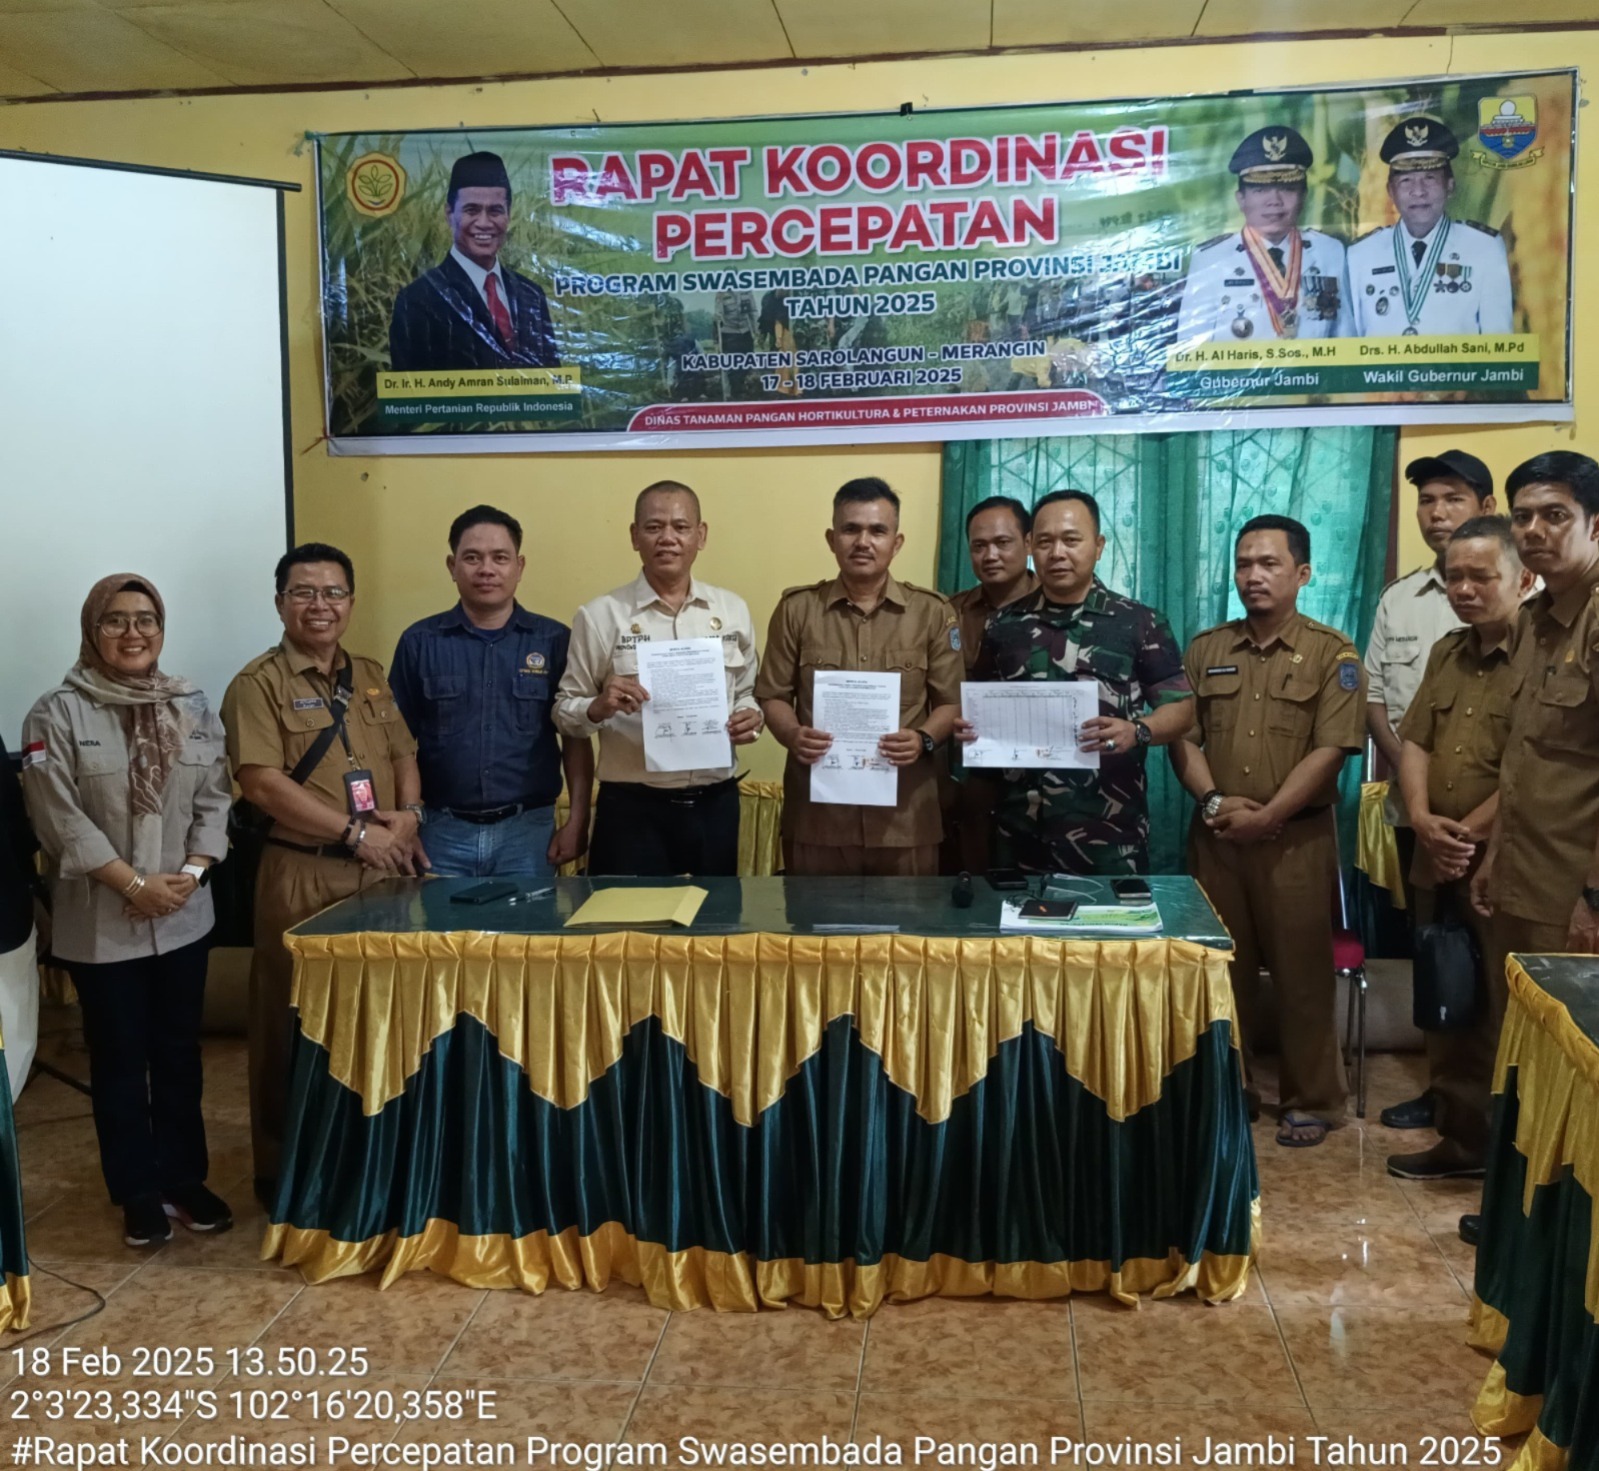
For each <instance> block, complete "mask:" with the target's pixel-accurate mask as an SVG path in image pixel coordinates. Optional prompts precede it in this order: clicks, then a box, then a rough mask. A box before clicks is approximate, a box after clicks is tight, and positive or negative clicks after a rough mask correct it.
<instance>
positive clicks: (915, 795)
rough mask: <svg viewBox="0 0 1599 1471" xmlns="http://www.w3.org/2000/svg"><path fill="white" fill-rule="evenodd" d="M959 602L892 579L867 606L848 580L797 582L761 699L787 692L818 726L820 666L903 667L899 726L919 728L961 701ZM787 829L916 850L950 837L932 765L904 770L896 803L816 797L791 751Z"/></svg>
mask: <svg viewBox="0 0 1599 1471" xmlns="http://www.w3.org/2000/svg"><path fill="white" fill-rule="evenodd" d="M960 642H961V638H960V630H959V629H958V627H957V626H956V620H955V610H954V609H953V608H951V607H950V605H949V604H948V603H947V602H946V601H945V600H944V599H943V598H942V597H941V596H939V594H938V593H936V592H928V591H926V590H925V589H923V588H919V587H912V586H911V585H910V584H909V583H904V582H898V581H896V580H895V579H894V578H892V577H890V578H889V579H888V586H887V587H886V588H885V589H884V591H883V601H882V602H880V603H879V604H878V605H877V607H875V608H874V609H873V610H872V611H871V612H870V613H862V612H861V610H860V609H859V608H857V607H856V606H855V605H854V604H853V603H851V602H850V600H849V597H848V595H847V594H846V593H845V591H844V583H843V579H842V578H837V577H835V578H834V579H833V580H832V581H831V582H818V583H816V584H814V585H813V586H810V587H791V588H789V590H788V591H787V592H785V593H784V594H783V596H782V598H781V599H779V601H778V604H777V608H776V611H774V612H773V614H772V624H771V630H770V632H769V633H768V634H767V637H766V658H765V660H764V661H763V662H762V664H761V675H760V678H759V679H758V680H756V682H755V697H756V698H757V699H759V700H787V701H788V702H789V704H791V705H792V706H793V707H794V711H795V713H796V714H797V715H798V716H799V720H800V724H801V725H809V724H811V698H812V697H811V691H812V686H813V684H814V680H815V675H816V671H817V670H818V669H850V670H861V669H869V670H875V671H880V672H890V671H897V672H898V674H899V724H900V729H901V730H917V729H920V727H921V726H922V725H923V724H924V723H925V722H926V720H927V717H928V716H929V715H930V714H931V713H932V711H933V709H934V708H935V707H936V706H939V705H958V704H959V703H960V697H961V679H962V677H963V676H964V675H965V672H966V668H965V664H964V662H963V660H962V659H961V650H960ZM783 833H784V836H785V837H787V838H789V839H790V840H791V841H793V842H796V843H815V844H818V845H822V846H826V847H835V848H852V847H866V848H919V847H922V846H924V845H927V844H930V843H937V842H938V841H939V840H940V838H941V837H942V836H943V825H942V823H941V821H940V819H939V811H938V789H937V778H936V772H935V768H934V765H933V763H932V762H931V761H926V760H922V761H918V762H916V763H915V764H914V765H912V766H901V767H900V768H899V804H898V805H897V806H895V807H857V806H846V805H843V804H835V803H812V801H811V768H810V767H809V766H807V765H805V764H804V762H802V761H799V760H797V759H796V758H795V757H794V755H793V753H792V752H791V753H790V754H789V758H788V764H787V766H786V767H785V768H784V772H783Z"/></svg>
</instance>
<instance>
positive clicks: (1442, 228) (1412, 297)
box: [1394, 215, 1449, 337]
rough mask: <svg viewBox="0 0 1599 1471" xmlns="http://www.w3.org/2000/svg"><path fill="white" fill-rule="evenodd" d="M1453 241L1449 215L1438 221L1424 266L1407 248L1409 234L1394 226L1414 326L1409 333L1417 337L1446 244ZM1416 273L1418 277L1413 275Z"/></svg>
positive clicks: (1403, 288)
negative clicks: (1417, 322) (1418, 321)
mask: <svg viewBox="0 0 1599 1471" xmlns="http://www.w3.org/2000/svg"><path fill="white" fill-rule="evenodd" d="M1448 238H1449V216H1448V215H1445V216H1444V217H1443V218H1442V219H1441V220H1439V221H1438V233H1437V234H1436V235H1434V236H1433V239H1432V248H1431V249H1430V250H1428V252H1427V254H1426V257H1425V258H1424V259H1423V260H1422V263H1421V265H1420V266H1417V265H1416V264H1415V262H1414V261H1413V260H1412V259H1411V257H1410V253H1409V252H1408V251H1407V250H1406V249H1405V231H1404V229H1403V227H1401V226H1399V225H1395V226H1394V264H1395V265H1396V266H1398V267H1399V287H1400V290H1401V291H1403V292H1404V294H1405V296H1404V301H1405V320H1406V321H1407V322H1408V323H1409V324H1410V326H1409V330H1408V334H1407V335H1409V336H1411V337H1414V336H1415V335H1416V319H1417V318H1418V317H1420V316H1421V309H1422V307H1424V306H1426V304H1427V293H1428V291H1430V290H1431V289H1432V278H1433V275H1434V274H1435V273H1436V271H1437V267H1438V257H1439V256H1441V255H1442V254H1443V253H1444V241H1446V240H1447V239H1448ZM1412 271H1414V273H1415V274H1414V276H1412V274H1411V273H1412Z"/></svg>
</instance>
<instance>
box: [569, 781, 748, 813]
mask: <svg viewBox="0 0 1599 1471" xmlns="http://www.w3.org/2000/svg"><path fill="white" fill-rule="evenodd" d="M737 786H738V778H737V777H736V776H730V777H728V778H727V780H726V781H713V782H712V783H711V784H710V785H709V786H703V787H652V786H650V785H649V784H648V783H646V782H641V781H602V782H601V783H600V795H601V796H602V797H603V796H604V795H605V794H606V793H607V792H615V793H617V795H618V796H628V797H642V798H644V799H645V800H646V801H650V802H665V803H670V804H672V805H674V806H678V807H693V806H694V805H696V804H697V803H699V802H703V801H705V800H706V799H708V798H710V797H716V796H720V795H721V794H722V793H723V792H725V791H726V790H727V789H728V788H729V787H734V788H736V787H737Z"/></svg>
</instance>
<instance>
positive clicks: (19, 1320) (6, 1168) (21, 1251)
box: [0, 1039, 29, 1332]
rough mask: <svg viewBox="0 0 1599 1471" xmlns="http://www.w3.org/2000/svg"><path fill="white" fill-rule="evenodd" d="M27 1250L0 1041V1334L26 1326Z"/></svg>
mask: <svg viewBox="0 0 1599 1471" xmlns="http://www.w3.org/2000/svg"><path fill="white" fill-rule="evenodd" d="M28 1306H29V1292H28V1246H27V1239H26V1237H25V1236H24V1234H23V1229H22V1163H21V1161H20V1160H19V1159H18V1158H17V1128H16V1120H15V1118H14V1117H13V1116H12V1112H11V1089H10V1087H9V1086H8V1085H7V1083H6V1069H5V1047H4V1044H3V1039H0V1332H4V1331H5V1330H6V1329H7V1328H10V1329H13V1330H16V1329H21V1328H26V1327H27V1326H28Z"/></svg>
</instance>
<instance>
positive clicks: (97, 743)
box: [78, 740, 100, 746]
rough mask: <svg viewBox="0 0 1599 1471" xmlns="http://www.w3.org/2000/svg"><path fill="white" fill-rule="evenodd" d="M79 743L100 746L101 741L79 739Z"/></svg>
mask: <svg viewBox="0 0 1599 1471" xmlns="http://www.w3.org/2000/svg"><path fill="white" fill-rule="evenodd" d="M78 744H79V745H80V746H98V745H99V744H100V742H99V741H90V740H83V741H79V742H78Z"/></svg>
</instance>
